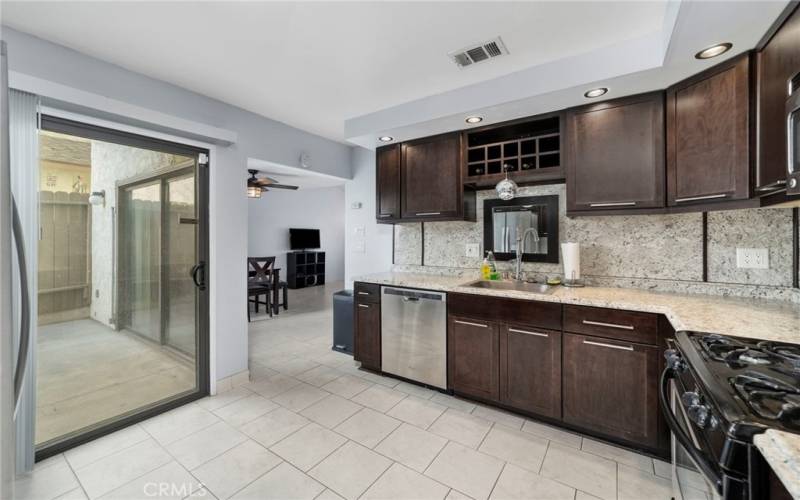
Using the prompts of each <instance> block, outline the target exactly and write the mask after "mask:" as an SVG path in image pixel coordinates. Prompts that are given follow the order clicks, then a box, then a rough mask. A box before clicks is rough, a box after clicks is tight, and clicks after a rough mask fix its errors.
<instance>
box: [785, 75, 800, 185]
mask: <svg viewBox="0 0 800 500" xmlns="http://www.w3.org/2000/svg"><path fill="white" fill-rule="evenodd" d="M786 145H787V148H788V150H787V153H788V154H787V167H788V169H789V171H788V172H787V176H786V194H790V195H800V73H798V74H796V75H795V76H794V78H792V79H791V80H790V81H789V98H788V99H787V100H786Z"/></svg>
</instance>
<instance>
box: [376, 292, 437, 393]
mask: <svg viewBox="0 0 800 500" xmlns="http://www.w3.org/2000/svg"><path fill="white" fill-rule="evenodd" d="M381 370H382V371H384V372H386V373H391V374H392V375H397V376H400V377H403V378H407V379H409V380H414V381H416V382H421V383H423V384H427V385H430V386H433V387H438V388H441V389H446V388H447V294H445V293H440V292H431V291H425V290H412V289H409V288H394V287H388V286H385V287H382V288H381Z"/></svg>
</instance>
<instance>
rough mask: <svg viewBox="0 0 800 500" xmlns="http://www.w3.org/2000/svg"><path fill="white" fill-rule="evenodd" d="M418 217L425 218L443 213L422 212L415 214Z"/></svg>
mask: <svg viewBox="0 0 800 500" xmlns="http://www.w3.org/2000/svg"><path fill="white" fill-rule="evenodd" d="M415 215H416V216H417V217H424V216H426V215H442V212H420V213H417V214H415Z"/></svg>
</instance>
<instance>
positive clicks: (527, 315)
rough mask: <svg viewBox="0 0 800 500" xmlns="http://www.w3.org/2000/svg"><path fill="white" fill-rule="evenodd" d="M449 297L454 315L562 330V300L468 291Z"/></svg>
mask: <svg viewBox="0 0 800 500" xmlns="http://www.w3.org/2000/svg"><path fill="white" fill-rule="evenodd" d="M447 300H448V303H447V310H448V312H449V313H450V314H456V315H459V316H466V317H472V318H482V319H485V320H486V321H498V322H504V323H520V324H523V325H530V326H535V327H539V328H547V329H548V330H561V304H559V303H558V302H538V301H535V300H518V299H506V298H501V297H489V296H486V295H472V294H466V293H451V294H450V295H449V296H448V299H447Z"/></svg>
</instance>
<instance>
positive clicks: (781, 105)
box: [755, 6, 800, 194]
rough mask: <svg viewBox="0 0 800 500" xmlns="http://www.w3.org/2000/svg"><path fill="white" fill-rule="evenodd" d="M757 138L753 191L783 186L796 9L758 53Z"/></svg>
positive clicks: (797, 35) (799, 15)
mask: <svg viewBox="0 0 800 500" xmlns="http://www.w3.org/2000/svg"><path fill="white" fill-rule="evenodd" d="M756 66H757V74H758V84H757V85H758V103H757V106H758V138H757V143H756V144H757V146H756V147H757V150H758V154H757V163H756V180H755V182H756V193H757V194H765V193H769V192H771V191H774V190H776V189H783V188H784V187H785V182H786V173H787V168H786V166H787V165H786V162H787V158H786V98H787V97H788V87H789V85H788V82H789V80H790V79H791V78H793V77H794V76H795V75H796V74H797V72H798V71H800V8H798V7H797V6H795V10H794V13H793V14H791V15H790V16H789V17H788V18H787V19H786V21H785V22H784V23H783V25H782V26H781V27H780V28H779V29H778V31H776V32H775V34H774V35H773V36H772V38H770V39H769V42H767V44H766V45H765V46H764V48H763V50H762V51H761V52H760V53H759V54H758V59H757V65H756Z"/></svg>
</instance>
